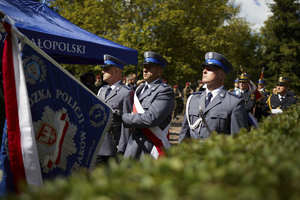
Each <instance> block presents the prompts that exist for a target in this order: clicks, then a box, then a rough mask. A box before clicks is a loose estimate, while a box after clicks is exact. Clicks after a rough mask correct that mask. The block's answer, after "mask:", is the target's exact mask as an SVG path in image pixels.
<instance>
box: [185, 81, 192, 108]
mask: <svg viewBox="0 0 300 200" xmlns="http://www.w3.org/2000/svg"><path fill="white" fill-rule="evenodd" d="M192 93H193V89H192V88H191V84H190V82H186V83H185V87H184V88H183V113H184V112H185V108H186V102H187V99H188V97H189V96H190V95H191V94H192Z"/></svg>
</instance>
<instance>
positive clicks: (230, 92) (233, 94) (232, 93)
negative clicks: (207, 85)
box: [228, 91, 242, 99]
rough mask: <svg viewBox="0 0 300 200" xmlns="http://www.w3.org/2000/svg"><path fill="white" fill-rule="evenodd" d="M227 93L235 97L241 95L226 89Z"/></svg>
mask: <svg viewBox="0 0 300 200" xmlns="http://www.w3.org/2000/svg"><path fill="white" fill-rule="evenodd" d="M228 94H230V95H231V96H234V97H237V98H239V99H240V98H242V97H241V96H239V95H237V94H235V93H234V91H228Z"/></svg>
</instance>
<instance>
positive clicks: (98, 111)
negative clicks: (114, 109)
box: [89, 104, 107, 127]
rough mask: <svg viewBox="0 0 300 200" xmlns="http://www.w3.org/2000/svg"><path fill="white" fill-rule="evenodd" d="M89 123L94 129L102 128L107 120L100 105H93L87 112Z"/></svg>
mask: <svg viewBox="0 0 300 200" xmlns="http://www.w3.org/2000/svg"><path fill="white" fill-rule="evenodd" d="M89 117H90V122H91V124H92V126H94V127H100V126H103V125H104V123H105V122H106V120H107V115H106V114H105V109H104V108H103V106H101V105H100V104H95V105H94V106H93V107H92V108H91V109H90V112H89Z"/></svg>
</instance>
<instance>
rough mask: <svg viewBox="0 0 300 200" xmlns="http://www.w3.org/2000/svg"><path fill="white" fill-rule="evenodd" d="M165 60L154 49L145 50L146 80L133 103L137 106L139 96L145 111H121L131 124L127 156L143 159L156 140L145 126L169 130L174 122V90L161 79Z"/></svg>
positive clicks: (127, 122) (125, 120) (144, 69)
mask: <svg viewBox="0 0 300 200" xmlns="http://www.w3.org/2000/svg"><path fill="white" fill-rule="evenodd" d="M166 63H167V62H166V60H165V59H164V58H163V57H162V56H160V55H159V54H158V53H155V52H152V51H147V52H145V53H144V64H143V67H144V68H143V78H144V81H145V82H144V83H142V84H140V85H139V86H138V87H137V89H136V90H135V100H134V107H135V108H136V107H137V106H138V105H137V101H136V100H138V102H139V103H140V105H141V107H142V109H143V110H144V112H139V111H137V112H139V113H125V114H123V115H122V120H123V123H124V124H125V126H126V127H130V128H131V136H130V138H129V141H128V144H127V147H126V150H125V153H124V157H127V158H135V159H141V158H142V157H143V155H144V154H150V153H151V151H152V150H153V147H154V145H155V142H154V141H153V140H152V139H151V138H149V137H147V136H146V135H145V132H144V130H149V129H150V128H154V127H156V128H158V129H159V130H166V129H167V128H168V125H169V124H170V122H171V118H172V112H173V109H174V92H173V89H172V88H171V87H170V86H169V85H168V84H166V83H163V81H162V80H161V75H162V73H163V69H164V67H165V66H166ZM137 110H138V109H137ZM165 142H168V141H165ZM151 155H152V154H151Z"/></svg>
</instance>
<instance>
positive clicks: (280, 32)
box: [262, 0, 300, 91]
mask: <svg viewBox="0 0 300 200" xmlns="http://www.w3.org/2000/svg"><path fill="white" fill-rule="evenodd" d="M270 8H271V10H272V12H273V16H271V17H269V19H268V20H267V21H266V22H265V27H263V29H262V36H263V38H262V44H263V45H264V46H263V47H264V54H263V64H264V65H265V66H266V73H265V77H266V78H267V79H269V80H270V81H271V82H272V83H273V84H275V82H276V81H277V80H278V78H279V76H280V75H284V76H288V77H289V79H290V81H291V84H290V86H291V87H292V88H293V89H295V90H297V88H299V86H300V70H299V63H300V2H299V1H298V0H274V3H273V4H270ZM298 91H299V89H298Z"/></svg>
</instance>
